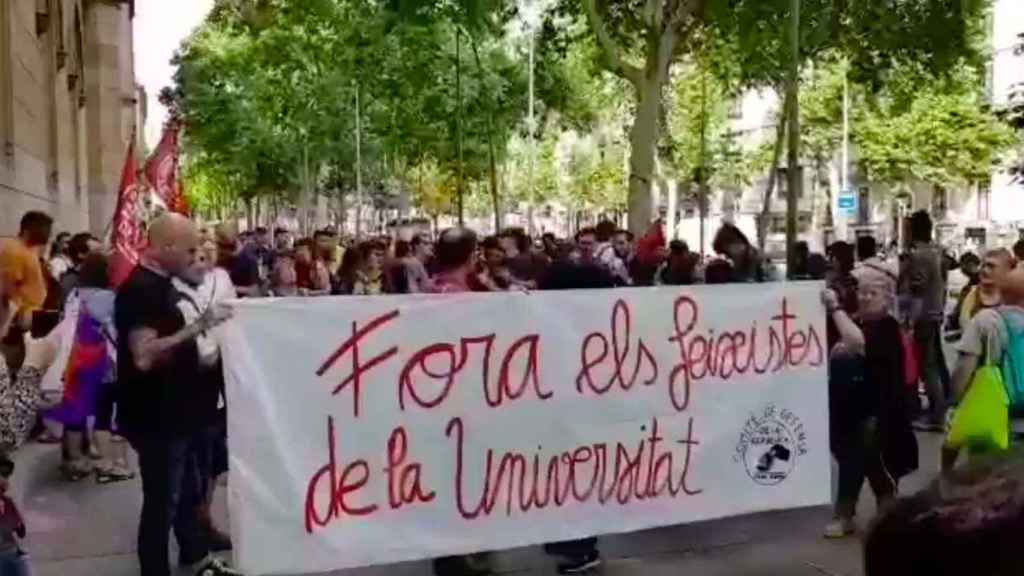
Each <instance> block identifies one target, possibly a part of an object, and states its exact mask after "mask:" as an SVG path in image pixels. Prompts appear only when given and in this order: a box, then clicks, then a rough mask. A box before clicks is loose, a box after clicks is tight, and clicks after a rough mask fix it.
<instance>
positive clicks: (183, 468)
mask: <svg viewBox="0 0 1024 576" xmlns="http://www.w3.org/2000/svg"><path fill="white" fill-rule="evenodd" d="M195 442H196V440H195V439H192V438H184V439H167V438H144V439H133V441H132V447H133V448H135V450H136V451H137V452H138V453H139V469H140V472H141V474H142V518H141V521H140V523H139V563H140V564H141V567H142V576H170V574H171V566H170V558H169V556H170V552H169V550H168V546H169V544H170V531H171V529H172V528H173V530H174V536H175V538H176V539H177V541H178V548H179V550H180V554H179V564H194V563H196V562H199V561H201V560H203V559H204V558H206V556H207V554H208V553H209V544H208V543H207V541H206V538H205V536H204V535H203V532H202V531H201V530H200V529H199V524H198V522H197V515H196V508H197V507H198V506H199V505H200V503H201V502H202V494H201V493H200V485H199V481H200V479H199V468H198V464H197V458H196V451H195Z"/></svg>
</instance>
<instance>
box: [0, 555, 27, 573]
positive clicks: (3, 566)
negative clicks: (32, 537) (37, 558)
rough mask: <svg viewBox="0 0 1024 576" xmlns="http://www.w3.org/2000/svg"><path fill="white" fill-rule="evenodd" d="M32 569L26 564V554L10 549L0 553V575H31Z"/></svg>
mask: <svg viewBox="0 0 1024 576" xmlns="http://www.w3.org/2000/svg"><path fill="white" fill-rule="evenodd" d="M31 574H32V569H31V568H30V567H29V565H28V556H26V555H24V554H23V553H21V552H19V551H18V550H12V551H10V552H3V553H0V576H31Z"/></svg>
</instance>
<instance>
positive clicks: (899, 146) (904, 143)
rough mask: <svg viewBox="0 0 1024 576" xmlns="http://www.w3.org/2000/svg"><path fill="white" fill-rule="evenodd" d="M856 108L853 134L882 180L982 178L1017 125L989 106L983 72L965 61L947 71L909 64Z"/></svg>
mask: <svg viewBox="0 0 1024 576" xmlns="http://www.w3.org/2000/svg"><path fill="white" fill-rule="evenodd" d="M858 110H859V111H858V113H857V114H855V116H854V131H853V140H854V142H855V143H856V144H857V147H858V153H859V157H860V164H861V166H862V167H863V168H864V169H865V170H866V172H867V174H868V177H869V178H871V179H872V180H874V181H878V182H885V183H889V184H906V183H910V182H914V181H920V182H926V183H929V184H931V185H933V186H935V187H940V188H948V187H953V186H958V185H968V184H973V183H977V182H980V181H982V180H985V179H987V178H989V177H990V176H991V174H992V170H993V169H994V168H995V167H996V166H997V164H998V163H999V160H1000V158H1001V156H1002V155H1003V154H1004V153H1005V152H1007V151H1008V150H1009V149H1010V147H1011V146H1012V145H1013V143H1014V138H1013V134H1012V131H1011V127H1010V126H1009V125H1008V124H1006V123H1005V122H1003V121H1001V120H1000V119H999V118H998V117H997V116H996V115H995V114H993V113H992V112H991V110H990V109H989V106H988V103H987V99H986V97H985V95H984V93H983V92H982V84H981V82H980V79H979V78H978V76H977V74H976V73H975V72H974V71H972V70H970V69H966V68H964V69H961V70H960V71H959V73H958V74H957V75H955V76H953V77H951V78H948V79H928V78H922V77H921V76H920V75H919V74H917V73H916V72H915V71H914V70H904V71H903V72H902V77H901V78H899V79H897V80H894V81H893V82H892V86H891V90H889V91H888V92H886V93H882V94H879V95H876V96H875V97H873V98H870V99H869V100H868V102H867V105H866V106H862V107H859V108H858Z"/></svg>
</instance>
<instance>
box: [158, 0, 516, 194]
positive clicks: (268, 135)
mask: <svg viewBox="0 0 1024 576" xmlns="http://www.w3.org/2000/svg"><path fill="white" fill-rule="evenodd" d="M500 8H501V3H500V2H496V1H491V0H479V1H477V2H469V1H467V2H459V3H457V4H456V3H452V2H426V1H424V2H413V1H397V0H395V1H392V0H388V1H385V0H221V1H220V2H218V3H217V5H216V7H215V9H214V11H213V12H212V13H211V15H210V17H209V18H208V19H207V20H206V22H204V24H203V25H202V26H201V27H200V28H199V29H198V30H197V31H196V32H195V33H194V34H193V36H192V37H191V38H190V39H189V40H188V41H187V42H186V43H185V44H184V45H183V47H182V50H181V52H180V54H179V56H178V58H177V64H178V74H177V77H176V86H175V91H174V96H175V100H176V102H177V105H178V107H179V108H180V111H181V114H182V116H183V118H184V120H185V122H186V125H187V141H186V149H187V153H188V154H190V155H197V156H202V157H204V158H211V159H215V161H213V162H205V161H204V162H197V163H195V165H194V168H193V170H192V173H193V177H194V178H197V179H198V180H199V181H210V180H212V179H219V180H225V179H224V178H220V177H219V176H216V177H215V176H214V175H202V174H200V173H201V172H202V171H204V170H208V169H210V167H213V166H215V167H217V169H218V170H219V171H221V172H224V173H226V174H230V176H231V177H230V178H229V179H226V180H225V181H229V182H230V183H231V186H232V187H233V189H234V193H235V194H236V195H237V197H240V198H248V197H253V196H257V195H274V196H276V197H283V198H293V197H295V196H296V194H295V191H296V190H298V189H299V188H301V187H302V185H303V183H304V174H305V171H304V166H305V162H306V159H307V157H308V161H309V165H310V172H311V173H312V174H313V175H314V176H315V181H314V182H312V185H313V187H314V188H319V189H331V190H338V191H340V192H342V193H344V192H347V191H351V190H352V189H354V187H355V172H354V169H355V129H356V127H355V118H356V108H355V106H356V95H357V92H358V95H359V97H360V110H359V112H360V115H361V116H362V126H361V128H362V130H361V132H360V134H361V137H362V160H363V181H364V190H365V191H366V193H367V194H368V195H369V196H370V199H371V201H374V203H375V204H377V205H385V206H386V205H388V204H389V203H390V202H391V200H389V198H390V196H391V195H392V194H391V193H390V192H389V190H390V189H391V188H392V187H393V184H394V178H393V177H394V176H395V174H394V172H395V171H400V170H402V169H403V167H415V166H417V165H419V164H421V163H423V162H428V163H430V162H432V163H433V164H434V165H436V166H437V167H438V169H439V170H441V171H443V172H445V173H449V174H454V173H455V172H456V170H455V164H456V163H457V160H458V153H457V145H456V133H457V129H456V128H457V122H458V120H459V119H461V120H462V122H461V126H459V128H461V131H462V134H463V157H464V164H465V173H466V175H467V178H470V179H480V178H482V177H483V176H484V175H485V174H486V173H487V169H488V160H489V155H490V147H489V144H490V142H493V143H494V145H495V152H496V154H497V155H498V156H499V158H498V160H499V161H500V157H501V155H503V154H504V152H505V144H506V143H507V142H508V139H509V135H510V134H511V133H513V132H514V131H516V130H517V129H519V127H520V125H521V119H522V117H523V115H524V113H525V108H526V101H525V98H526V97H525V93H526V89H525V85H526V79H525V71H524V70H523V67H522V65H521V64H520V62H519V61H518V60H517V55H516V54H514V53H512V52H510V51H509V50H508V49H507V46H506V45H505V43H504V42H503V38H502V36H501V30H502V28H501V19H500V18H499V17H498V15H499V14H500V10H499V9H500ZM457 43H459V44H461V46H457ZM457 54H458V58H457V57H456V55H457ZM457 68H460V69H461V76H462V78H461V106H460V101H459V100H460V97H459V96H460V95H459V93H458V92H457V90H456V70H457ZM200 189H201V190H205V189H207V187H206V186H200ZM377 195H382V197H381V198H376V196H377ZM200 204H202V202H200Z"/></svg>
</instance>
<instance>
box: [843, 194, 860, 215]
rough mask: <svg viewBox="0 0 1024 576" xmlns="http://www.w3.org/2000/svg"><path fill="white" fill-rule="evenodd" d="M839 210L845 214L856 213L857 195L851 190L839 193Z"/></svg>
mask: <svg viewBox="0 0 1024 576" xmlns="http://www.w3.org/2000/svg"><path fill="white" fill-rule="evenodd" d="M839 212H841V213H842V214H844V215H846V216H855V215H856V214H857V195H856V194H854V193H852V192H843V193H841V194H839Z"/></svg>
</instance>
